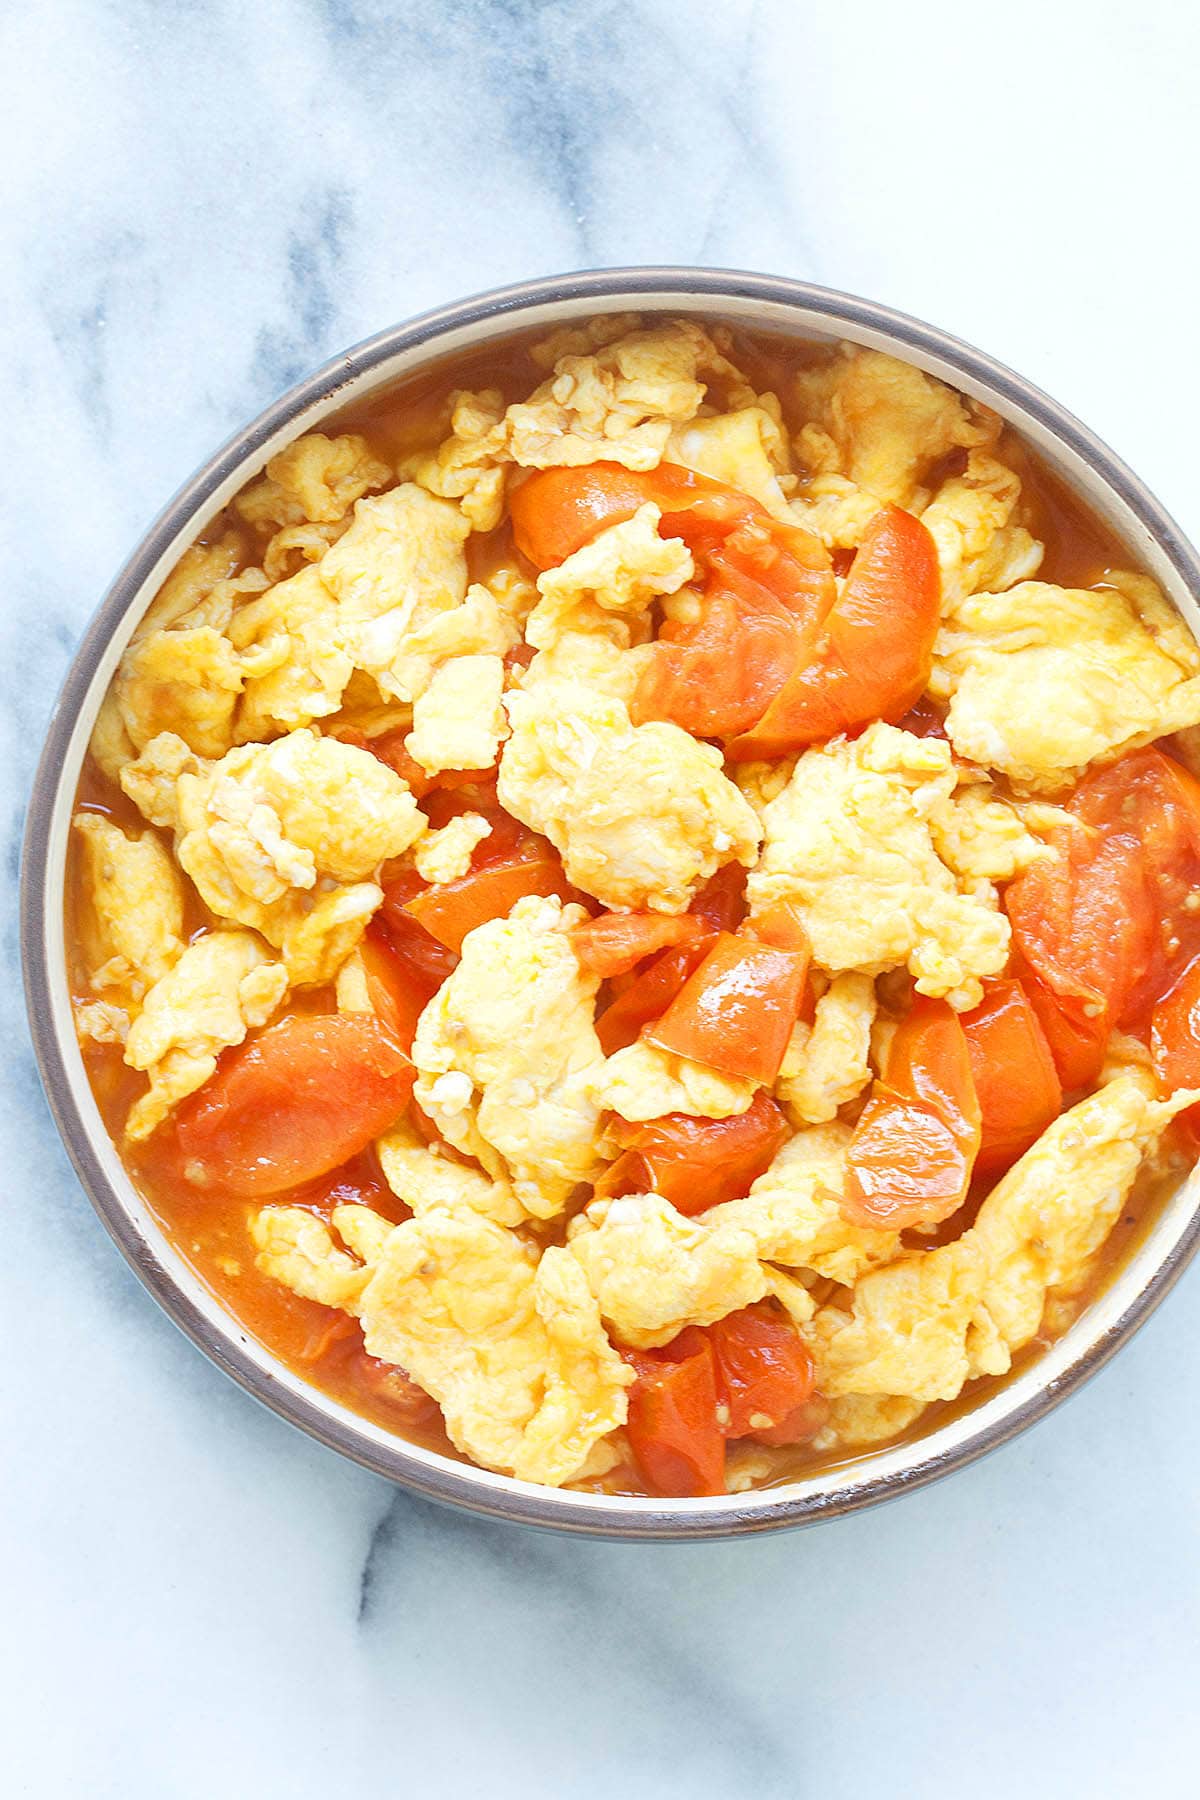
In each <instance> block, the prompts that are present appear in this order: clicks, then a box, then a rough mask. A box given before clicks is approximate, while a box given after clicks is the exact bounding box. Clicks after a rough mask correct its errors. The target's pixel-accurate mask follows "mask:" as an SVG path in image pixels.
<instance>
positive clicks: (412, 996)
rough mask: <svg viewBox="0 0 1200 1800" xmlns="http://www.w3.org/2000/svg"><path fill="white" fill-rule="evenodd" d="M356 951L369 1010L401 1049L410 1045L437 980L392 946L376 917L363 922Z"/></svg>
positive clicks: (393, 944) (434, 991)
mask: <svg viewBox="0 0 1200 1800" xmlns="http://www.w3.org/2000/svg"><path fill="white" fill-rule="evenodd" d="M359 954H360V955H361V957H362V960H363V968H364V970H365V971H366V977H367V994H368V997H369V999H370V1002H371V1007H372V1010H373V1011H374V1013H375V1016H376V1017H377V1018H378V1019H379V1020H380V1022H381V1023H382V1024H383V1025H384V1026H386V1028H387V1030H388V1031H390V1032H391V1034H392V1036H393V1037H394V1038H395V1040H396V1042H397V1043H398V1044H399V1045H400V1046H401V1048H402V1049H404V1050H411V1049H412V1041H413V1038H414V1037H415V1036H416V1031H417V1020H418V1019H419V1018H420V1017H421V1014H422V1013H423V1012H424V1010H425V1008H426V1006H428V1004H429V1002H430V1001H431V1000H432V998H433V996H434V994H435V993H436V992H437V988H438V987H439V986H440V985H441V984H440V982H438V983H436V984H433V983H431V982H430V980H429V978H428V977H427V976H426V975H425V974H424V973H423V972H422V971H421V970H420V969H419V968H418V967H414V965H413V963H412V962H411V961H409V960H406V959H405V957H404V955H403V954H402V952H401V951H400V950H398V949H397V948H396V944H395V940H394V939H393V938H392V936H391V935H390V934H389V933H388V931H387V929H386V928H385V927H384V926H383V925H382V924H381V923H380V922H379V921H377V920H374V919H373V920H372V921H371V923H370V924H369V925H368V926H367V929H366V932H365V933H364V935H363V938H362V942H361V943H360V944H359Z"/></svg>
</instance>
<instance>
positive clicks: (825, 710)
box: [728, 506, 941, 761]
mask: <svg viewBox="0 0 1200 1800" xmlns="http://www.w3.org/2000/svg"><path fill="white" fill-rule="evenodd" d="M940 605H941V576H940V574H939V570H938V561H937V551H936V550H935V548H934V543H933V539H932V538H931V537H930V535H929V533H928V531H927V530H926V529H925V527H924V525H922V523H921V521H920V520H919V519H915V518H913V516H912V514H911V513H906V512H901V510H900V508H899V507H896V506H887V507H884V509H883V510H882V511H881V512H879V513H877V514H876V515H875V517H874V518H873V519H872V520H871V523H870V524H869V525H868V526H867V529H866V532H865V533H864V535H863V541H862V544H861V546H860V548H859V551H858V554H857V556H856V557H855V559H854V563H853V566H852V568H851V570H850V573H849V575H848V576H847V578H846V584H845V587H844V588H843V590H842V594H841V598H840V599H839V600H838V602H837V604H836V605H835V606H834V607H833V609H832V611H831V612H830V613H829V614H828V616H827V617H826V619H825V621H824V624H823V626H822V627H821V629H820V630H819V631H818V632H815V633H813V634H811V636H810V639H809V643H810V648H809V650H808V652H807V654H805V655H804V656H803V659H802V660H801V661H800V663H799V665H798V666H797V667H796V668H795V669H794V671H793V672H792V674H791V675H790V676H789V677H788V680H787V682H786V683H785V684H784V686H783V688H782V689H781V690H780V692H779V693H778V695H777V696H776V697H775V699H774V700H772V702H771V704H770V706H768V708H767V709H766V711H765V713H764V714H763V716H762V718H761V719H760V720H759V721H758V723H757V724H756V725H755V726H754V728H753V730H751V731H748V732H746V733H745V734H744V735H743V736H741V737H738V738H735V739H734V741H733V742H732V743H731V744H730V745H729V748H728V754H729V755H730V756H731V757H733V758H734V759H735V760H741V761H747V760H752V759H754V758H756V757H772V756H784V755H786V754H787V752H788V751H791V750H800V749H803V747H804V746H805V745H806V744H812V743H816V742H817V741H819V740H821V739H824V738H830V737H834V736H835V735H836V734H837V733H838V732H840V731H850V730H853V729H854V728H855V727H856V726H859V725H865V724H866V723H867V722H868V721H870V720H872V719H878V718H884V719H898V718H902V717H903V715H904V714H905V713H906V712H907V711H908V709H909V707H910V706H912V705H914V704H915V702H916V701H917V700H919V699H920V697H921V695H922V693H923V692H924V690H925V687H926V684H927V683H928V680H929V671H930V668H931V666H932V662H933V640H934V638H935V637H936V635H937V628H938V618H939V611H940Z"/></svg>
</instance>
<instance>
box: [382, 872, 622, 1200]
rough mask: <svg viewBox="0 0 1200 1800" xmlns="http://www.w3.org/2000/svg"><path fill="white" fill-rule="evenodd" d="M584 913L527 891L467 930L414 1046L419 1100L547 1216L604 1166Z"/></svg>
mask: <svg viewBox="0 0 1200 1800" xmlns="http://www.w3.org/2000/svg"><path fill="white" fill-rule="evenodd" d="M585 917H586V915H585V913H584V911H583V909H582V907H578V906H566V907H564V906H563V905H562V903H561V901H559V900H557V899H554V898H549V899H536V898H530V899H525V900H518V902H517V904H516V905H515V906H514V907H513V909H512V912H511V913H510V914H509V916H508V918H507V919H490V920H489V921H488V922H487V923H486V924H484V925H479V926H477V927H476V928H475V930H474V931H471V932H468V933H467V936H466V938H465V939H464V940H463V946H462V958H461V961H460V962H459V964H458V967H457V968H456V969H455V970H454V973H453V974H452V975H451V976H450V977H449V978H448V979H447V980H446V981H445V982H444V983H443V985H442V986H441V987H440V988H439V989H438V992H437V993H436V994H435V995H434V997H433V999H432V1000H431V1001H430V1002H429V1005H428V1006H427V1007H426V1008H425V1010H424V1012H423V1013H422V1014H421V1018H420V1022H419V1023H418V1026H417V1034H416V1038H415V1040H414V1043H413V1050H412V1056H413V1061H414V1062H415V1064H416V1066H417V1070H418V1075H417V1084H416V1098H417V1103H418V1105H420V1106H421V1107H422V1108H423V1110H424V1111H425V1112H426V1113H428V1115H429V1117H430V1118H431V1119H432V1120H433V1121H434V1123H435V1124H436V1125H437V1127H438V1129H439V1131H440V1132H441V1133H442V1136H443V1137H444V1138H445V1139H446V1140H447V1142H448V1143H450V1144H453V1145H454V1147H455V1149H457V1150H461V1151H463V1152H464V1154H466V1155H467V1156H474V1157H476V1158H477V1159H478V1160H479V1162H480V1163H482V1165H483V1167H484V1168H485V1169H486V1170H487V1172H488V1173H489V1174H490V1175H492V1176H493V1177H495V1178H497V1179H502V1180H508V1181H511V1184H512V1187H513V1190H514V1192H515V1193H516V1195H517V1198H518V1199H519V1200H520V1202H521V1205H522V1206H523V1207H524V1208H525V1210H526V1212H528V1213H530V1214H532V1215H533V1216H534V1217H536V1218H542V1219H547V1218H552V1217H553V1216H554V1215H555V1214H556V1213H559V1212H561V1211H562V1209H563V1207H564V1206H565V1205H566V1203H567V1201H568V1200H569V1199H570V1197H571V1195H572V1193H573V1192H574V1190H575V1189H576V1188H577V1187H578V1186H579V1185H580V1183H582V1182H586V1181H592V1180H594V1179H595V1177H596V1176H597V1175H598V1174H599V1172H600V1168H601V1166H602V1164H601V1161H600V1158H599V1154H598V1151H597V1145H596V1137H597V1128H598V1125H599V1117H600V1114H599V1108H598V1107H597V1106H596V1104H595V1102H594V1101H593V1100H592V1099H591V1098H590V1094H589V1087H590V1082H591V1078H592V1076H593V1074H594V1072H595V1070H596V1069H597V1068H598V1067H599V1065H600V1064H601V1063H602V1062H603V1060H604V1055H603V1052H602V1050H601V1048H600V1040H599V1039H598V1038H597V1036H596V1027H595V1022H594V1010H595V999H596V990H597V988H598V987H599V981H598V980H597V978H596V977H595V976H590V975H585V974H584V973H583V971H582V970H581V969H580V967H579V962H578V960H577V958H576V956H575V952H574V950H573V949H572V948H571V939H570V931H571V928H572V927H573V926H574V925H577V924H579V923H580V922H581V921H582V920H583V919H584V918H585Z"/></svg>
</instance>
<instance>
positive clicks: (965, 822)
mask: <svg viewBox="0 0 1200 1800" xmlns="http://www.w3.org/2000/svg"><path fill="white" fill-rule="evenodd" d="M1061 817H1062V815H1061V813H1060V812H1059V811H1058V809H1057V808H1055V807H1047V806H1040V807H1039V806H1038V805H1037V803H1036V802H1035V803H1033V804H1031V805H1026V806H1021V807H1014V806H1010V805H1009V804H1008V803H1007V801H1004V800H1000V799H997V797H996V795H995V793H994V792H993V790H992V787H991V785H990V783H988V782H987V781H976V782H972V783H971V784H970V785H964V786H960V787H959V788H958V789H957V790H956V792H955V793H954V794H953V796H952V797H951V798H950V799H949V800H945V801H943V802H941V803H940V804H939V805H936V806H934V808H933V809H932V811H931V812H930V815H929V826H930V830H931V832H932V834H933V843H934V848H935V849H936V850H937V853H938V855H939V856H940V857H941V859H942V861H943V862H944V863H945V864H946V867H947V868H948V869H952V870H953V871H954V873H955V874H956V875H957V876H958V877H959V878H960V879H961V880H963V881H1011V880H1012V878H1013V876H1014V875H1019V874H1020V872H1021V870H1022V869H1027V868H1028V867H1029V865H1030V863H1032V862H1037V861H1038V860H1039V859H1040V858H1042V857H1047V856H1053V855H1054V851H1053V850H1052V849H1051V848H1050V847H1049V845H1048V844H1046V843H1045V842H1044V840H1043V838H1042V837H1040V836H1039V835H1038V832H1039V830H1049V829H1050V828H1051V827H1052V826H1053V825H1054V824H1055V823H1056V822H1057V821H1059V820H1060V819H1061Z"/></svg>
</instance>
